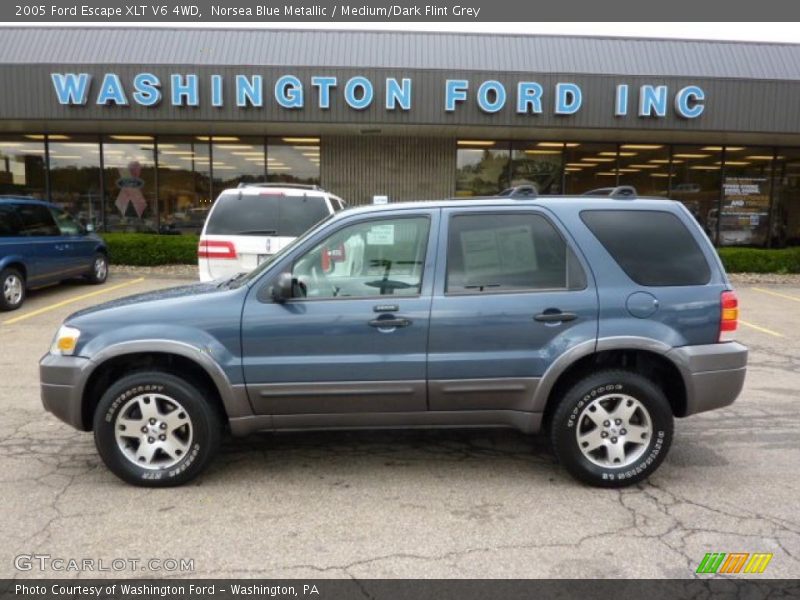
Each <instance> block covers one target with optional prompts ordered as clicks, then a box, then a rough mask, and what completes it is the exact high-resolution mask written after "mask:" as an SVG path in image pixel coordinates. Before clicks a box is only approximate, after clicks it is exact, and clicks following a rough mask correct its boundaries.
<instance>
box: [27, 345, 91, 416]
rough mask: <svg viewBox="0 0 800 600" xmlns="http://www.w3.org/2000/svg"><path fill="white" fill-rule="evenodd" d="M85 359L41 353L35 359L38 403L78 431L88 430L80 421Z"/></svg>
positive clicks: (87, 363)
mask: <svg viewBox="0 0 800 600" xmlns="http://www.w3.org/2000/svg"><path fill="white" fill-rule="evenodd" d="M89 364H90V362H89V359H88V358H83V357H81V356H59V355H57V354H45V355H44V356H43V357H42V359H41V360H40V361H39V381H40V382H41V384H40V385H41V394H42V404H43V405H44V408H45V410H47V411H49V412H51V413H53V414H54V415H55V416H57V417H58V418H59V419H61V420H62V421H64V422H65V423H68V424H69V425H72V426H73V427H74V428H75V429H79V430H80V431H89V429H90V428H91V425H90V426H89V427H87V426H86V425H85V424H84V422H83V406H82V404H83V403H82V401H81V400H82V397H83V384H84V381H85V377H84V374H85V370H86V369H87V368H88V367H89Z"/></svg>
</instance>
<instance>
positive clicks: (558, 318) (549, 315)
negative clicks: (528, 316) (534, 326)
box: [533, 310, 578, 323]
mask: <svg viewBox="0 0 800 600" xmlns="http://www.w3.org/2000/svg"><path fill="white" fill-rule="evenodd" d="M577 318H578V315H576V314H575V313H571V312H561V311H560V310H559V311H552V312H550V311H549V310H546V311H544V312H543V313H539V314H538V315H536V316H535V317H533V320H534V321H539V322H540V323H560V322H562V321H574V320H575V319H577Z"/></svg>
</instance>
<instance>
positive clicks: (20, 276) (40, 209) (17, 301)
mask: <svg viewBox="0 0 800 600" xmlns="http://www.w3.org/2000/svg"><path fill="white" fill-rule="evenodd" d="M107 276H108V249H107V248H106V244H105V242H104V241H103V240H102V239H101V238H100V237H99V236H97V235H95V234H94V233H92V228H91V226H88V227H86V226H84V225H81V224H80V223H78V222H77V221H76V220H75V219H73V218H72V216H71V215H70V214H69V213H67V212H66V211H64V210H62V209H61V208H59V207H57V206H55V205H54V204H49V203H48V202H42V201H41V200H35V199H33V198H24V197H17V196H0V284H2V294H0V310H14V309H17V308H19V307H20V306H22V303H23V302H24V300H25V293H26V291H27V290H29V289H32V288H37V287H42V286H45V285H50V284H53V283H58V282H59V281H62V280H64V279H69V278H71V277H84V278H85V279H87V280H88V281H89V282H90V283H103V282H105V280H106V277H107Z"/></svg>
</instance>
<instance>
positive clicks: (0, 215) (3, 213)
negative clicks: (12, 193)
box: [0, 204, 22, 237]
mask: <svg viewBox="0 0 800 600" xmlns="http://www.w3.org/2000/svg"><path fill="white" fill-rule="evenodd" d="M21 228H22V226H21V224H20V222H19V217H18V216H17V207H16V206H15V205H14V204H0V237H14V236H18V235H19V232H20V229H21Z"/></svg>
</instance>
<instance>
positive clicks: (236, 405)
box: [79, 339, 253, 418]
mask: <svg viewBox="0 0 800 600" xmlns="http://www.w3.org/2000/svg"><path fill="white" fill-rule="evenodd" d="M147 353H160V354H175V355H178V356H181V357H183V358H187V359H189V360H191V361H192V362H194V363H196V364H197V365H198V366H199V367H200V368H202V369H203V370H204V371H205V372H206V374H207V375H208V376H209V377H210V378H211V380H212V381H213V382H214V385H215V386H216V388H217V390H218V392H219V395H220V399H221V400H222V404H223V406H224V407H225V412H226V413H227V415H228V418H236V417H246V416H250V415H252V414H253V411H252V408H251V407H250V401H249V399H248V397H247V392H246V391H245V387H244V386H243V385H240V386H234V385H232V384H231V382H230V380H229V379H228V376H227V375H226V374H225V371H223V370H222V367H221V366H220V365H219V363H217V361H216V360H214V358H213V357H212V356H211V355H210V354H209V353H208V352H207V351H205V350H203V349H202V348H198V347H197V346H193V345H192V344H188V343H186V342H179V341H173V340H159V339H142V340H134V341H128V342H119V343H116V344H112V345H110V346H106V347H104V348H103V349H102V350H100V351H99V352H98V353H97V354H95V355H93V356H92V357H91V358H90V359H89V361H88V364H87V365H86V366H85V367H84V369H83V371H82V374H81V380H80V384H79V386H80V397H81V398H83V397H84V393H85V391H86V383H87V382H88V381H89V378H90V377H91V376H92V374H93V373H95V372H96V371H97V369H98V368H100V367H101V366H102V365H103V364H104V363H106V362H107V361H108V360H110V359H113V358H117V357H120V356H124V355H126V354H147Z"/></svg>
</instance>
